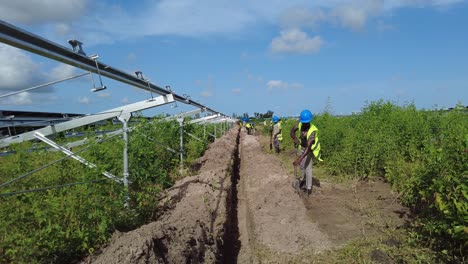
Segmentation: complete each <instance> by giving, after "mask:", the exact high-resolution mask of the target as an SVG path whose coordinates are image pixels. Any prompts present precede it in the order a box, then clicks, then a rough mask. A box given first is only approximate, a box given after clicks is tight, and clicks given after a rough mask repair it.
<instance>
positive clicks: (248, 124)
mask: <svg viewBox="0 0 468 264" xmlns="http://www.w3.org/2000/svg"><path fill="white" fill-rule="evenodd" d="M245 128H246V129H247V135H251V134H252V125H251V124H250V123H247V124H246V125H245Z"/></svg>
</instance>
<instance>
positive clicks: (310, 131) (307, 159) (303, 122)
mask: <svg viewBox="0 0 468 264" xmlns="http://www.w3.org/2000/svg"><path fill="white" fill-rule="evenodd" d="M313 118H314V115H312V113H311V112H310V111H309V110H304V111H302V112H301V115H300V117H299V121H297V123H296V124H295V125H294V126H293V128H292V129H291V132H290V133H289V135H290V136H291V138H292V139H293V141H294V146H295V147H298V146H299V145H300V146H301V152H300V153H301V154H300V155H299V157H298V158H297V159H296V160H295V161H294V162H293V165H294V166H298V165H300V167H301V175H300V179H296V180H295V181H294V182H293V187H294V188H295V189H296V190H298V191H300V190H302V189H305V190H304V191H306V192H307V194H308V195H310V194H311V193H312V153H313V154H314V156H315V157H316V158H317V159H318V160H319V161H322V159H321V158H320V142H319V139H318V129H317V127H316V126H314V125H312V123H311V121H312V119H313ZM298 130H299V139H298V138H297V137H296V131H298Z"/></svg>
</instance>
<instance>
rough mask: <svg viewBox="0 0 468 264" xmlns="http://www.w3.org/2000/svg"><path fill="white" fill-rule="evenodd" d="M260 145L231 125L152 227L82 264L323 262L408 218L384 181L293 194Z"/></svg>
mask: <svg viewBox="0 0 468 264" xmlns="http://www.w3.org/2000/svg"><path fill="white" fill-rule="evenodd" d="M261 140H262V137H261V136H256V135H247V133H246V132H245V131H243V130H242V131H241V130H240V128H239V127H237V126H236V127H235V128H234V129H231V130H230V131H229V132H228V133H227V134H226V135H224V136H223V137H222V138H220V139H218V140H216V142H214V143H213V144H211V145H210V147H209V149H208V150H207V151H206V153H205V155H204V156H203V157H202V158H201V159H200V160H199V163H200V164H201V167H200V170H199V174H198V175H195V176H191V177H186V178H184V179H182V180H180V181H178V182H177V183H176V184H175V185H174V186H173V187H172V188H170V189H168V190H167V191H166V193H165V194H164V196H163V198H162V200H161V202H160V208H159V212H160V213H159V216H158V218H157V219H156V221H155V222H152V223H150V224H147V225H145V226H142V227H141V228H138V229H136V230H133V231H130V232H127V233H116V234H114V236H113V239H112V241H111V242H110V243H109V245H107V246H106V247H105V248H103V249H102V250H100V251H99V252H97V253H96V254H95V255H93V256H90V257H88V258H87V259H86V260H85V261H84V262H83V263H106V264H107V263H312V262H314V263H329V262H327V261H328V259H327V257H326V255H325V257H324V256H323V255H324V254H322V257H318V258H317V256H319V255H320V254H321V253H322V252H327V251H328V250H333V249H336V248H340V247H342V246H343V245H344V244H346V243H347V242H348V241H350V240H351V239H355V238H359V237H366V236H373V235H376V234H378V233H379V232H382V230H384V229H386V228H387V229H388V228H395V227H398V226H401V225H403V224H404V223H405V221H406V220H407V219H406V218H405V216H406V210H405V209H404V208H403V207H401V206H400V205H398V203H395V201H396V198H397V196H396V195H395V194H394V193H392V192H391V190H390V187H389V186H388V185H387V184H386V183H383V182H381V181H373V182H372V181H371V182H348V183H346V184H336V183H334V184H331V183H327V182H322V183H321V184H320V187H317V186H314V188H313V192H312V195H311V196H309V197H307V196H302V195H299V194H298V193H296V192H295V190H294V189H293V188H292V186H291V182H292V181H293V179H294V175H293V174H291V173H288V171H287V169H286V168H284V167H283V166H282V165H281V164H282V163H281V160H280V157H279V156H278V155H276V154H273V153H265V151H264V150H263V149H262V145H264V144H265V142H262V141H261ZM290 154H292V155H294V153H290Z"/></svg>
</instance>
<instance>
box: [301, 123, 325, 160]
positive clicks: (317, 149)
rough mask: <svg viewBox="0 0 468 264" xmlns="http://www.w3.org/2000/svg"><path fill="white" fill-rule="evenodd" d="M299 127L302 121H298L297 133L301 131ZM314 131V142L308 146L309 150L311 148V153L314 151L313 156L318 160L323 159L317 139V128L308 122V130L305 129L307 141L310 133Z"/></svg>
mask: <svg viewBox="0 0 468 264" xmlns="http://www.w3.org/2000/svg"><path fill="white" fill-rule="evenodd" d="M301 127H302V123H301V122H299V125H298V126H297V128H298V130H299V133H301ZM314 132H315V143H314V144H313V145H312V146H310V150H312V153H314V156H315V157H316V158H317V159H318V160H319V161H323V160H322V159H321V158H320V156H321V154H320V142H319V139H318V128H317V127H316V126H314V125H312V124H310V128H309V131H307V137H306V139H307V141H309V138H310V135H312V133H314Z"/></svg>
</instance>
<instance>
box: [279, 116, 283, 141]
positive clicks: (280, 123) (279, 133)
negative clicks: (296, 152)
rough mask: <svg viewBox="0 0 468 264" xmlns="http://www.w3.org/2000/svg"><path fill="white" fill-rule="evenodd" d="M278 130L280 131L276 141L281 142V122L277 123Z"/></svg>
mask: <svg viewBox="0 0 468 264" xmlns="http://www.w3.org/2000/svg"><path fill="white" fill-rule="evenodd" d="M278 128H279V130H280V131H281V132H280V133H279V134H278V140H279V141H281V140H283V130H281V121H279V122H278Z"/></svg>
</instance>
